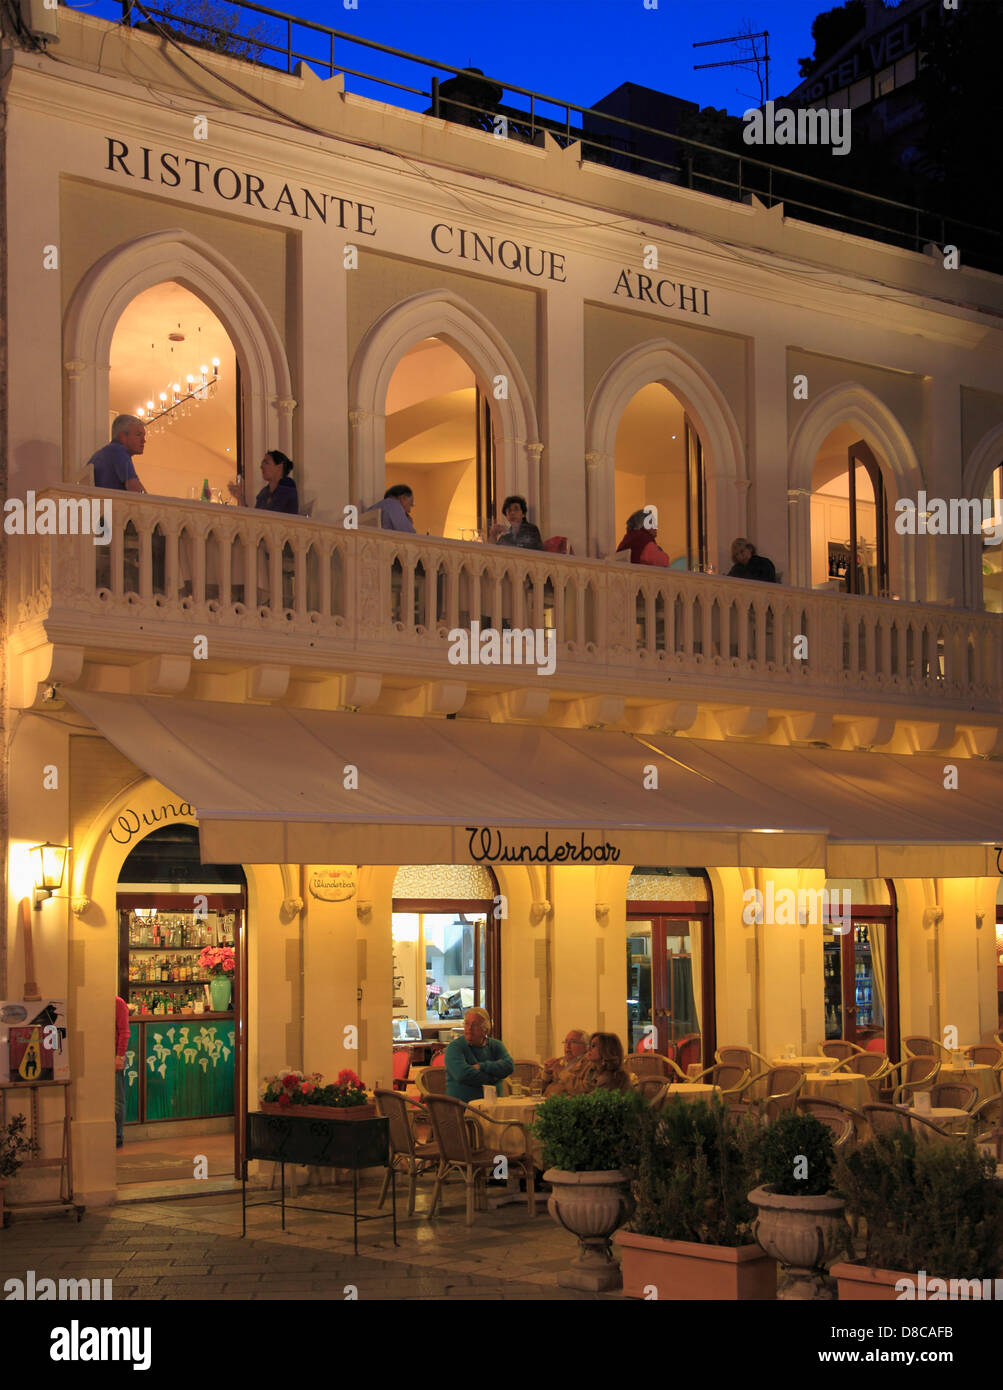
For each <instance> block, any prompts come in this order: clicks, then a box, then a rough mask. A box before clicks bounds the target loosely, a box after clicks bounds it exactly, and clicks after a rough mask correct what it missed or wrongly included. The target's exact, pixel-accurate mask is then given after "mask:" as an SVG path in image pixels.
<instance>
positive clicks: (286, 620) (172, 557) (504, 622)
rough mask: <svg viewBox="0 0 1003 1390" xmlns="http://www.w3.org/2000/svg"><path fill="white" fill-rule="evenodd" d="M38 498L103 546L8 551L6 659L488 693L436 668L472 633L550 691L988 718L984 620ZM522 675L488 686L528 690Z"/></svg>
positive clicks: (447, 543) (74, 497) (277, 522)
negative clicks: (146, 659) (460, 635)
mask: <svg viewBox="0 0 1003 1390" xmlns="http://www.w3.org/2000/svg"><path fill="white" fill-rule="evenodd" d="M38 497H39V499H41V498H45V497H52V498H57V499H63V507H62V510H63V511H64V512H65V514H66V516H67V518H70V517H71V516H72V514H73V512H74V510H75V509H77V508H79V509H81V512H83V509H84V508H85V507H90V506H91V505H92V504H93V502H94V500H95V499H96V498H97V499H105V500H107V501H110V503H111V505H110V512H111V517H110V526H111V540H110V544H109V545H95V544H94V538H93V536H92V535H91V534H86V533H81V534H71V535H65V534H64V535H58V534H57V535H51V536H50V535H34V536H30V535H29V536H18V537H17V538H12V539H11V541H10V543H9V549H10V567H11V581H10V582H11V594H12V603H11V607H10V613H11V625H12V629H13V630H14V632H15V633H17V631H18V630H19V629H20V632H21V637H20V639H18V640H15V642H14V643H13V646H12V651H14V652H15V653H16V652H17V651H18V650H20V649H25V650H26V649H27V647H26V646H25V643H27V644H28V646H30V645H31V642H32V641H33V640H35V639H33V638H32V636H31V634H32V632H34V634H35V637H36V638H37V636H38V627H37V625H38V624H39V623H42V624H44V627H45V633H46V636H45V640H47V641H48V642H52V643H67V644H70V645H73V646H76V647H89V648H100V649H101V650H103V651H107V650H108V649H110V648H114V649H119V650H125V651H128V652H130V653H132V654H133V657H134V659H136V660H139V659H141V658H142V657H143V656H147V655H149V654H150V653H151V652H175V651H181V650H184V649H185V647H186V646H187V649H188V651H189V653H190V651H191V640H192V634H195V633H202V634H206V635H208V636H209V640H210V642H211V646H212V655H213V657H214V659H216V660H217V661H218V660H223V659H226V660H233V661H247V660H248V659H252V660H256V661H261V662H283V663H289V664H292V665H294V666H301V667H305V668H313V669H317V668H326V669H328V670H332V671H333V670H339V669H342V670H343V669H348V670H365V669H369V670H379V669H384V670H386V671H392V672H393V673H394V674H396V675H400V674H401V673H402V672H405V673H406V672H408V671H411V672H413V673H415V674H420V673H423V674H424V676H425V677H426V678H428V677H431V676H434V677H435V678H438V679H453V680H470V679H473V678H475V677H479V678H480V679H484V678H485V677H487V678H489V679H495V680H497V679H498V678H499V672H498V671H497V670H493V671H488V670H487V669H485V667H486V665H487V663H485V665H484V666H482V667H481V668H480V670H479V671H474V670H473V669H472V668H473V666H474V665H476V663H471V665H462V666H458V665H455V664H453V663H452V661H451V659H450V656H449V650H450V644H451V638H450V633H455V632H456V631H465V632H467V633H468V635H469V633H470V630H471V628H472V625H473V624H474V623H477V624H479V625H480V629H481V630H482V631H483V630H484V629H493V630H494V631H496V632H498V633H504V632H505V631H506V630H508V631H511V632H513V633H516V632H525V631H527V630H533V631H541V632H543V633H548V632H550V631H553V633H554V637H553V642H554V644H555V646H554V655H555V658H556V675H555V680H556V682H557V683H559V685H560V688H561V689H562V690H568V689H575V688H578V689H580V690H581V689H586V690H587V689H591V690H592V691H596V690H608V691H611V692H619V693H621V694H623V693H625V692H626V691H628V690H629V691H630V692H631V693H632V694H637V693H644V694H645V695H647V696H648V697H649V698H651V699H658V698H662V699H665V698H669V697H670V694H671V696H672V697H673V698H682V696H683V694H684V691H685V688H686V686H689V687H691V688H696V687H698V686H700V687H704V688H706V687H708V686H710V687H713V688H718V686H719V688H720V693H721V698H722V700H724V701H726V702H741V699H742V698H743V695H744V696H745V697H746V698H747V697H748V694H749V693H751V692H753V691H756V690H759V691H765V692H771V698H775V699H777V700H778V701H783V702H784V703H785V704H790V702H791V701H794V702H796V701H798V700H799V699H803V698H805V697H806V696H809V695H811V696H821V695H829V696H835V697H838V698H839V699H840V701H841V702H842V703H846V702H847V701H849V702H851V703H852V699H853V697H854V696H855V697H857V699H858V700H861V699H863V700H865V701H866V705H867V706H868V707H869V706H871V705H873V704H874V703H875V702H879V703H880V702H883V703H885V705H886V706H888V705H889V704H892V703H894V704H901V703H902V702H903V701H904V700H909V701H911V702H912V701H915V702H918V703H919V704H921V705H926V706H927V707H933V710H934V714H933V715H931V717H935V716H936V712H938V711H944V712H948V711H966V712H967V711H973V710H979V711H986V712H992V713H998V710H999V707H1000V698H1001V685H1003V664H1001V653H1003V619H1001V618H1000V617H999V616H997V615H994V614H987V613H972V612H965V611H953V610H950V609H944V608H937V607H933V606H926V605H919V604H910V603H901V602H896V601H893V600H883V599H872V598H861V597H855V596H848V595H842V594H831V593H825V592H811V591H807V590H802V589H793V588H788V587H785V586H782V585H772V584H761V583H754V582H747V581H743V580H739V579H728V578H724V577H718V576H712V575H705V574H691V573H686V572H683V571H676V570H656V569H649V568H647V567H643V566H634V565H630V564H624V563H614V562H613V561H612V559H611V560H594V559H579V558H577V557H571V556H562V555H553V554H550V553H546V554H541V553H538V552H533V551H525V550H514V549H512V548H506V547H502V546H491V545H481V544H475V543H471V542H465V541H452V540H441V539H435V538H430V537H422V536H411V535H402V534H400V533H396V532H381V531H376V530H365V529H363V530H346V529H344V528H343V527H339V526H333V525H326V524H324V523H321V522H315V521H312V520H310V519H309V518H306V517H289V516H283V515H276V514H273V513H269V512H264V511H251V510H245V509H243V508H236V507H218V506H212V505H209V504H203V503H198V502H182V501H176V500H173V499H169V498H152V497H144V496H140V495H138V494H132V493H127V494H123V493H102V492H94V491H93V490H90V489H84V488H70V487H64V488H53V489H48V490H46V491H45V492H41V493H39V494H38ZM801 639H803V640H801ZM547 640H548V641H550V640H551V639H549V638H548V639H547ZM249 643H250V648H249V646H248V644H249ZM249 650H253V651H254V652H255V653H256V655H255V656H254V657H251V658H249V656H248V652H249ZM470 650H471V651H472V647H471V649H470ZM228 654H229V655H228ZM533 664H535V663H527V666H528V669H526V670H525V671H523V672H521V673H513V672H512V671H511V670H507V671H503V672H502V673H501V675H502V677H508V678H510V679H511V678H512V676H513V674H515V675H516V679H517V680H518V681H519V683H520V684H523V683H529V684H538V683H540V682H542V683H543V684H546V682H547V679H548V677H547V676H541V675H539V674H537V672H535V671H534V670H533V669H532V666H533ZM736 680H737V681H738V682H739V684H736ZM726 682H727V684H726Z"/></svg>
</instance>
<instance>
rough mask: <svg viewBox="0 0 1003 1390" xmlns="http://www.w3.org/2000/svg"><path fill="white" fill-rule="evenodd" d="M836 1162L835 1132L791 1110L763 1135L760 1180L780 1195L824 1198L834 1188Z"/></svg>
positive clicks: (817, 1121)
mask: <svg viewBox="0 0 1003 1390" xmlns="http://www.w3.org/2000/svg"><path fill="white" fill-rule="evenodd" d="M835 1160H836V1151H835V1149H834V1147H833V1143H832V1132H831V1131H830V1130H829V1129H828V1128H827V1127H826V1126H825V1125H824V1124H823V1123H822V1121H821V1120H819V1119H816V1117H815V1116H814V1115H802V1114H800V1113H799V1112H798V1111H795V1110H788V1111H785V1112H784V1113H783V1114H781V1115H778V1116H777V1118H776V1119H775V1120H774V1121H773V1123H772V1124H771V1125H770V1126H769V1127H768V1128H767V1130H766V1133H765V1134H764V1135H763V1145H762V1150H761V1152H760V1156H759V1180H760V1182H761V1183H763V1184H766V1183H768V1184H769V1185H770V1186H771V1187H772V1188H773V1191H774V1192H775V1193H777V1195H778V1196H783V1197H822V1196H824V1195H825V1193H827V1192H828V1191H829V1189H830V1188H831V1187H832V1169H833V1164H834V1163H835ZM798 1174H803V1176H798Z"/></svg>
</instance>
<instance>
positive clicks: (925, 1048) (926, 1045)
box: [902, 1033, 951, 1062]
mask: <svg viewBox="0 0 1003 1390" xmlns="http://www.w3.org/2000/svg"><path fill="white" fill-rule="evenodd" d="M902 1046H903V1047H904V1048H905V1054H906V1057H907V1058H908V1057H935V1058H936V1059H937V1061H938V1062H949V1061H950V1060H951V1051H950V1048H947V1047H945V1046H944V1044H943V1043H942V1042H938V1041H937V1039H936V1038H926V1037H924V1036H923V1035H922V1034H921V1033H914V1034H913V1035H912V1036H911V1037H908V1038H903V1039H902Z"/></svg>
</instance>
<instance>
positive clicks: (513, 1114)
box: [470, 1096, 543, 1168]
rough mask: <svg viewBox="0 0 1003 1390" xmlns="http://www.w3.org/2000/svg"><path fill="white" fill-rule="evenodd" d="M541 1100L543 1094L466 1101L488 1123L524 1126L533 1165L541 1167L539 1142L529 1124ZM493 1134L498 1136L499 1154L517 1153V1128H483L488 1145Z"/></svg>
mask: <svg viewBox="0 0 1003 1390" xmlns="http://www.w3.org/2000/svg"><path fill="white" fill-rule="evenodd" d="M542 1103H543V1096H500V1097H499V1098H498V1099H496V1100H472V1101H471V1102H470V1104H471V1106H472V1107H473V1109H474V1110H476V1111H477V1114H478V1116H479V1117H480V1118H481V1119H482V1120H486V1121H489V1122H491V1124H492V1125H495V1124H497V1125H507V1124H512V1123H513V1122H514V1123H516V1124H521V1125H525V1126H526V1128H527V1131H528V1137H529V1151H530V1153H531V1155H532V1157H533V1163H534V1165H535V1166H536V1167H537V1168H542V1167H543V1145H542V1144H541V1143H540V1141H539V1140H538V1139H537V1137H536V1135H535V1133H534V1132H533V1125H534V1124H535V1123H536V1110H537V1106H539V1105H541V1104H542ZM496 1133H497V1134H500V1135H502V1137H501V1138H500V1139H499V1144H500V1146H501V1152H502V1153H503V1154H504V1153H508V1154H514V1153H520V1152H521V1150H522V1136H521V1135H520V1134H519V1132H518V1130H509V1131H508V1132H507V1133H504V1132H503V1131H501V1130H497V1131H496V1130H494V1129H486V1130H485V1134H484V1137H485V1140H486V1141H487V1143H488V1144H490V1143H491V1142H492V1135H494V1134H496Z"/></svg>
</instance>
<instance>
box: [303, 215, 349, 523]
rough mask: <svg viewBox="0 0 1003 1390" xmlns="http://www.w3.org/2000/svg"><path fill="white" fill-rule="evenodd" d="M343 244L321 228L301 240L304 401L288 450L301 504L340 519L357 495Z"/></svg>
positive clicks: (318, 514) (325, 517) (321, 516)
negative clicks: (292, 446)
mask: <svg viewBox="0 0 1003 1390" xmlns="http://www.w3.org/2000/svg"><path fill="white" fill-rule="evenodd" d="M346 239H347V234H346ZM341 246H342V241H341V240H337V239H336V240H335V241H334V242H332V240H331V233H330V230H329V229H326V228H323V227H313V228H312V229H310V230H305V231H304V233H303V235H302V237H301V238H300V252H299V275H298V283H297V290H298V294H299V314H298V322H299V336H298V339H297V356H298V357H299V373H298V376H299V391H298V394H299V397H300V399H301V400H302V402H303V404H302V405H301V406H300V409H299V413H298V415H297V417H296V422H295V423H296V428H295V431H294V437H295V441H296V442H295V451H291V450H287V452H289V453H290V456H291V457H292V458H293V459H295V460H296V464H297V469H296V474H295V476H296V478H297V480H298V485H299V489H300V502H301V503H302V502H303V501H304V500H306V501H310V500H312V501H313V504H314V507H313V515H314V517H316V518H319V519H321V520H329V521H340V520H341V519H342V516H343V512H342V508H343V507H344V506H345V504H346V503H348V502H355V501H356V500H357V499H356V498H354V497H352V496H350V492H351V488H350V485H349V462H348V460H349V444H348V427H347V419H348V373H349V367H350V363H349V361H348V324H347V302H348V291H347V284H348V276H349V275H351V274H353V272H352V271H350V270H345V269H344V268H343V258H342V254H341ZM295 379H296V378H295V377H294V380H295ZM282 447H283V448H285V446H284V445H283V446H282ZM367 500H369V499H367Z"/></svg>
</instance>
